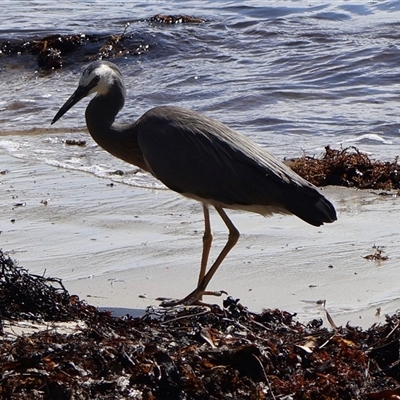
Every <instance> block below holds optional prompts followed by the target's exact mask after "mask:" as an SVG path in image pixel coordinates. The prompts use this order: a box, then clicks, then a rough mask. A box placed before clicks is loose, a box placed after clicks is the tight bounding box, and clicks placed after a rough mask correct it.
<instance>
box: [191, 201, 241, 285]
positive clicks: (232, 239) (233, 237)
mask: <svg viewBox="0 0 400 400" xmlns="http://www.w3.org/2000/svg"><path fill="white" fill-rule="evenodd" d="M215 209H216V210H217V212H218V214H219V215H220V217H221V218H222V220H223V221H224V222H225V225H226V226H227V228H228V229H229V236H228V241H227V242H226V244H225V246H224V248H223V249H222V251H221V253H219V256H218V257H217V259H216V260H215V262H214V264H213V265H212V266H211V268H210V269H209V271H208V272H207V273H206V275H205V276H204V278H203V279H202V281H201V282H200V283H199V285H198V286H197V289H196V290H195V291H199V292H201V293H204V291H205V290H206V288H207V285H208V284H209V283H210V281H211V278H212V277H213V276H214V274H215V272H216V271H217V269H218V267H219V266H220V265H221V263H222V261H224V258H225V257H226V256H227V255H228V253H229V252H230V251H231V250H232V248H233V247H234V246H235V244H236V243H237V241H238V240H239V236H240V233H239V231H238V230H237V229H236V227H235V225H233V223H232V221H231V220H230V219H229V217H228V216H227V215H226V212H225V211H224V209H223V208H222V207H220V206H215Z"/></svg>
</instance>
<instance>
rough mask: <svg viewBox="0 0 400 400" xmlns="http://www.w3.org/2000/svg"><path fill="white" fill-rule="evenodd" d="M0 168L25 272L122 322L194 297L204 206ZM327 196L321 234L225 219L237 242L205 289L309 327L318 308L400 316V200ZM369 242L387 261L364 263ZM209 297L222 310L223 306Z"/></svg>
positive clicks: (354, 193)
mask: <svg viewBox="0 0 400 400" xmlns="http://www.w3.org/2000/svg"><path fill="white" fill-rule="evenodd" d="M0 162H1V164H0V165H1V170H8V171H9V172H8V173H6V174H4V175H1V176H0V183H1V187H2V189H3V190H2V191H1V192H0V204H2V208H3V210H4V212H3V213H2V214H1V219H0V224H1V225H0V226H1V228H0V230H1V231H2V233H1V235H0V240H1V242H0V243H1V248H2V249H3V251H4V252H8V253H9V255H10V257H11V258H12V259H14V260H16V261H17V262H18V263H19V265H21V266H23V267H24V268H26V269H28V270H29V271H30V272H32V273H35V274H45V275H46V276H57V277H58V278H61V279H62V280H63V282H64V285H65V286H66V288H67V290H68V291H69V293H70V294H76V295H78V296H79V297H80V298H81V299H84V300H86V301H87V302H88V303H89V304H92V305H94V306H97V307H99V308H101V309H107V310H111V311H113V312H114V314H115V315H124V314H126V313H129V314H130V315H132V316H138V315H140V313H142V312H143V310H144V309H145V308H146V307H147V306H158V304H159V302H157V301H156V300H155V299H156V298H157V297H160V296H162V297H172V298H181V297H183V296H185V295H186V294H188V293H189V292H190V291H192V290H193V289H194V287H195V285H196V283H197V275H198V271H199V264H200V257H201V246H202V233H203V221H202V212H201V206H200V205H199V204H198V203H196V202H193V201H190V200H187V199H185V198H182V197H181V196H179V195H178V194H176V193H174V192H172V191H167V190H149V189H142V188H135V187H131V186H128V185H124V184H113V185H110V181H109V180H107V179H101V178H97V177H95V176H92V175H90V174H87V173H83V172H77V171H69V170H64V169H59V168H56V167H52V166H49V165H45V164H41V163H39V162H33V161H27V160H21V159H17V158H14V157H11V156H9V155H7V154H6V153H4V152H0ZM322 191H323V192H324V194H325V195H326V196H327V197H328V198H329V199H330V200H331V201H332V202H333V203H334V205H335V207H336V208H337V211H338V221H336V222H335V223H333V224H327V225H324V226H322V227H319V228H315V227H311V226H309V225H307V224H305V223H304V222H303V221H300V220H299V219H297V218H295V217H291V216H273V217H271V218H267V219H266V218H264V217H262V216H259V215H256V214H250V213H244V212H231V211H228V212H229V215H230V217H231V218H232V221H233V222H234V224H235V225H236V226H237V228H238V229H239V231H240V232H241V237H240V239H239V242H238V244H237V245H236V246H235V248H234V249H233V250H232V252H231V253H230V254H229V255H228V257H227V259H226V260H225V261H224V263H223V264H222V265H221V267H220V268H219V269H218V271H217V273H216V275H215V277H214V278H213V280H212V281H211V284H210V287H209V289H210V290H226V291H227V292H228V293H229V295H231V296H232V297H234V298H240V301H241V303H242V304H243V305H245V306H247V307H248V308H249V309H250V310H251V311H255V312H260V311H261V310H262V309H263V308H279V309H282V310H285V311H289V312H292V313H297V315H298V318H299V320H300V321H303V322H306V321H309V320H311V319H313V318H323V319H324V320H325V316H324V310H323V308H321V307H320V306H318V304H317V303H318V301H319V300H326V308H327V310H328V311H329V313H330V315H331V316H332V318H333V320H334V322H335V323H336V324H337V325H344V324H346V323H347V322H348V321H350V323H351V324H352V325H355V326H363V327H367V326H370V325H372V324H374V323H384V322H385V317H384V315H385V314H392V313H394V312H395V311H396V310H397V309H399V308H400V300H399V298H400V284H398V283H397V282H398V280H397V275H398V274H397V263H398V260H399V258H400V248H399V245H398V244H399V240H400V239H399V238H398V234H397V230H396V225H395V221H397V220H398V218H396V217H397V216H398V214H400V210H399V209H397V207H396V202H397V198H396V197H392V196H381V195H379V194H378V191H369V190H368V191H361V190H356V189H347V188H340V187H327V188H323V189H322ZM45 202H46V203H45ZM45 204H47V205H45ZM12 220H14V222H12ZM211 223H212V229H213V232H214V243H213V248H212V252H211V256H210V260H212V259H213V258H214V257H215V256H216V254H217V252H218V250H220V249H221V248H222V246H223V245H224V243H225V240H226V235H227V232H226V229H225V227H224V226H223V223H222V222H220V221H219V219H218V217H216V215H215V214H214V213H212V215H211ZM374 245H375V246H381V247H382V248H383V251H384V253H385V255H387V256H388V257H389V258H388V260H386V261H380V262H376V261H371V260H367V259H365V258H363V257H364V256H366V255H369V254H373V253H374V251H375V250H374V248H373V246H374ZM205 301H209V302H212V303H214V302H216V303H218V304H221V302H222V298H216V297H207V298H206V299H205ZM378 308H379V309H380V315H375V314H376V313H377V309H378ZM325 323H326V321H325Z"/></svg>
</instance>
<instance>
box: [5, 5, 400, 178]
mask: <svg viewBox="0 0 400 400" xmlns="http://www.w3.org/2000/svg"><path fill="white" fill-rule="evenodd" d="M2 8H3V10H2V13H1V15H0V44H1V43H3V42H5V41H7V40H17V39H18V40H22V39H24V40H33V39H35V38H36V39H41V38H43V37H44V36H46V35H49V34H54V33H58V34H85V35H105V36H109V35H113V34H121V33H122V32H123V30H124V28H125V26H126V24H127V23H130V25H129V27H128V29H127V42H126V46H128V47H129V46H132V48H134V47H135V46H137V45H142V46H145V47H146V48H147V51H146V52H143V53H142V54H141V55H131V54H128V55H125V56H123V57H117V58H115V59H113V61H114V62H115V63H116V64H118V65H119V67H120V69H121V70H122V72H123V74H124V76H125V78H126V86H127V90H128V98H127V102H126V106H125V109H124V110H123V111H122V112H121V115H120V117H119V119H120V121H123V120H125V121H133V120H134V119H135V118H137V117H138V116H140V115H141V114H142V113H143V112H145V111H146V110H147V109H149V108H151V107H154V106H156V105H162V104H175V105H180V106H183V107H187V108H191V109H195V110H198V111H201V112H203V113H205V114H207V115H209V116H211V117H214V118H217V119H220V120H222V121H223V122H225V123H227V124H228V125H230V126H231V127H233V128H235V129H237V130H238V131H240V132H242V133H243V134H245V135H247V136H249V137H251V138H253V139H254V140H256V141H258V142H259V143H261V144H262V145H263V146H265V147H267V148H268V149H269V150H270V151H271V152H272V153H274V154H275V155H276V156H277V157H278V158H281V159H282V158H284V157H285V156H286V157H295V156H299V155H301V154H302V152H303V151H306V153H307V154H309V155H313V154H317V155H318V154H320V153H321V152H322V150H323V148H324V146H325V145H328V144H329V145H332V146H334V147H338V146H340V145H341V144H343V146H350V145H355V146H357V147H358V148H360V149H361V150H364V151H368V152H370V153H371V154H372V156H373V157H375V158H381V159H391V158H393V157H394V156H396V155H399V154H400V140H399V127H400V112H399V109H398V101H399V92H400V85H399V84H400V51H399V43H400V33H399V32H400V29H399V28H400V2H398V1H371V2H365V1H364V2H360V1H359V2H352V1H331V2H314V3H311V2H303V1H270V2H268V6H266V5H265V2H263V1H247V2H236V1H206V2H204V1H201V2H200V1H194V2H187V1H168V2H166V1H165V2H163V1H161V2H159V1H157V2H156V1H147V2H134V1H117V2H114V1H70V2H68V5H64V4H62V3H59V2H54V1H29V2H27V1H11V0H9V1H3V2H2ZM157 13H163V14H167V15H180V14H186V15H191V16H195V17H198V18H202V19H204V20H205V22H203V23H201V24H175V25H163V24H157V23H149V21H148V19H149V18H150V17H152V16H153V15H155V14H157ZM91 46H92V47H90V48H89V46H88V47H85V46H84V47H83V48H82V49H81V52H80V53H79V55H78V56H74V57H72V56H71V57H70V58H68V57H65V62H64V67H63V68H62V69H59V70H56V71H41V70H39V69H38V67H37V62H36V58H35V56H32V55H24V54H23V55H21V56H18V55H7V54H3V55H1V56H0V76H1V78H0V79H1V88H2V90H1V96H0V124H1V125H0V148H3V149H5V150H6V151H8V152H10V153H11V154H13V155H15V156H18V157H23V158H33V159H40V160H43V162H46V163H50V164H54V165H58V166H61V167H65V168H72V169H79V170H85V171H89V172H93V173H95V174H97V175H104V174H106V173H107V171H109V170H113V169H116V168H120V169H124V170H129V169H130V167H129V166H127V165H126V164H123V163H120V162H119V161H118V160H115V159H113V158H112V157H110V156H108V155H107V154H106V153H105V152H103V151H102V150H100V149H99V148H98V147H97V146H95V145H94V144H93V142H92V141H91V139H90V138H89V137H88V136H87V134H86V133H85V132H84V131H83V127H84V108H85V107H86V104H87V102H85V101H83V102H82V103H81V104H79V105H78V106H76V107H75V108H74V109H72V110H70V111H69V112H68V113H67V114H66V115H65V116H64V117H63V119H62V120H60V121H59V122H58V123H57V125H55V130H45V129H49V128H50V121H51V120H52V118H53V116H54V115H55V113H56V111H57V110H58V108H59V107H60V106H61V105H62V104H63V103H64V101H65V100H66V99H67V98H68V97H69V95H70V94H71V93H72V92H73V91H74V90H75V87H76V85H77V82H78V79H79V76H80V73H81V71H82V68H83V67H84V65H86V64H87V62H88V55H89V54H85V51H86V52H88V53H91V54H92V53H93V51H94V49H93V45H91ZM99 46H101V44H99ZM32 128H36V130H35V132H34V133H32V132H31V131H30V130H31V129H32ZM77 128H78V132H74V133H73V134H71V133H69V132H71V130H75V131H76V129H77ZM81 128H82V129H81ZM66 138H75V139H85V140H87V141H88V144H89V145H88V146H87V147H86V148H71V147H67V146H64V145H63V143H64V140H65V139H66ZM129 179H130V180H129ZM129 179H128V180H129V181H130V183H132V184H137V185H146V182H148V184H149V185H150V186H151V185H154V182H153V181H152V180H148V179H149V178H147V177H141V178H140V179H141V180H140V179H139V178H138V177H136V176H135V177H132V178H129ZM147 180H148V181H147Z"/></svg>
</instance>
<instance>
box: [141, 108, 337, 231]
mask: <svg viewBox="0 0 400 400" xmlns="http://www.w3.org/2000/svg"><path fill="white" fill-rule="evenodd" d="M135 125H136V127H135V129H136V130H137V138H138V143H139V146H140V149H141V151H142V152H143V155H144V159H145V162H146V164H147V166H148V169H149V171H150V172H151V173H152V174H153V175H154V176H155V177H156V178H158V179H159V180H161V181H162V182H163V183H164V184H165V185H166V186H168V187H169V188H170V189H172V190H175V191H176V192H179V193H181V194H183V195H185V196H188V197H191V198H195V199H197V200H200V201H203V202H206V203H209V204H217V205H221V206H223V207H227V208H233V209H243V210H248V211H254V212H259V213H261V214H264V215H269V214H272V213H288V214H289V213H292V214H295V215H297V216H298V217H299V218H301V219H303V220H304V221H306V222H308V223H310V224H312V225H316V226H319V225H321V224H323V223H324V222H333V221H334V220H336V212H335V209H334V207H333V206H332V204H331V203H330V202H329V201H328V200H327V199H325V197H323V196H322V195H321V194H320V193H319V191H318V190H317V189H316V188H315V187H314V186H313V185H311V184H310V183H309V182H307V181H306V180H304V179H303V178H301V177H300V176H299V175H297V174H296V173H295V172H293V171H292V170H291V169H290V168H288V167H287V166H286V165H284V164H283V163H282V162H280V161H278V160H277V159H276V158H275V157H273V156H272V155H271V154H269V153H268V152H267V151H265V150H264V149H263V148H261V147H260V146H258V145H257V144H255V143H254V142H252V141H251V140H250V139H248V138H246V137H245V136H243V135H240V134H238V133H237V132H235V131H234V130H232V129H230V128H228V127H227V126H226V125H224V124H222V123H220V122H218V121H215V120H213V119H211V118H208V117H206V116H204V115H202V114H199V113H196V112H193V111H189V110H186V109H182V108H178V107H170V106H164V107H156V108H153V109H151V110H150V111H148V112H147V113H146V114H144V115H143V116H142V117H141V118H140V119H139V120H138V121H137V123H136V124H135Z"/></svg>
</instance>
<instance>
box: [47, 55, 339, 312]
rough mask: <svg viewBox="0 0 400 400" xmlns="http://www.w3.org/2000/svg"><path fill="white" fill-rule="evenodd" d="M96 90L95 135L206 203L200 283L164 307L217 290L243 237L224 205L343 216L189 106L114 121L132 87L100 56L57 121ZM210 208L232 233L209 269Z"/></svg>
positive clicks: (91, 123) (309, 217)
mask: <svg viewBox="0 0 400 400" xmlns="http://www.w3.org/2000/svg"><path fill="white" fill-rule="evenodd" d="M94 93H95V94H96V96H95V97H94V98H93V99H92V100H91V101H90V102H89V105H88V107H87V109H86V124H87V127H88V129H89V132H90V134H91V135H92V137H93V139H94V140H95V141H96V142H97V143H98V144H99V145H100V146H101V147H102V148H103V149H105V150H107V151H108V152H109V153H111V154H112V155H114V156H115V157H118V158H120V159H122V160H124V161H126V162H128V163H130V164H134V165H136V166H138V167H140V168H142V169H143V170H145V171H148V172H150V173H151V174H152V175H154V176H155V177H156V178H157V179H159V180H160V181H161V182H163V183H164V184H165V185H166V186H168V187H169V188H170V189H171V190H174V191H175V192H178V193H180V194H181V195H183V196H186V197H189V198H191V199H194V200H197V201H200V202H201V203H202V205H203V212H204V221H205V232H204V236H203V254H202V258H201V267H200V275H199V280H198V286H197V288H196V289H195V290H194V291H193V292H192V293H190V294H189V295H188V296H186V297H185V298H184V299H182V300H176V301H166V302H164V303H163V304H162V305H165V306H173V305H177V304H198V303H201V300H202V296H203V295H204V294H213V292H206V288H207V285H208V284H209V282H210V280H211V278H212V277H213V275H214V274H215V272H216V270H217V269H218V267H219V265H220V264H221V263H222V261H223V260H224V258H225V257H226V255H227V254H228V253H229V251H230V250H231V249H232V248H233V247H234V246H235V244H236V242H237V240H238V238H239V231H238V230H237V229H236V228H235V226H234V225H233V223H232V222H231V220H230V219H229V218H228V216H227V214H226V213H225V211H224V209H225V208H228V209H234V210H245V211H251V212H255V213H259V214H262V215H264V216H268V215H271V214H273V213H280V214H294V215H296V216H297V217H299V218H301V219H302V220H303V221H305V222H308V223H309V224H311V225H314V226H320V225H322V224H323V223H324V222H333V221H335V220H336V212H335V209H334V207H333V205H332V204H331V203H330V202H329V201H328V200H327V199H326V198H325V197H324V196H322V194H320V193H319V191H318V190H317V189H316V188H315V187H314V186H313V185H312V184H310V183H309V182H307V181H306V180H305V179H303V178H301V177H300V176H299V175H297V174H296V173H294V172H293V171H292V170H291V169H290V168H288V167H287V166H286V165H284V164H283V163H282V162H280V161H278V160H277V159H276V158H275V157H273V156H272V155H270V154H269V153H268V152H267V151H265V150H264V149H263V148H261V147H260V146H258V145H257V144H255V143H254V142H253V141H251V140H250V139H248V138H246V137H245V136H243V135H241V134H239V133H237V132H235V131H234V130H232V129H230V128H229V127H227V126H226V125H224V124H222V123H221V122H218V121H216V120H213V119H211V118H208V117H206V116H204V115H202V114H199V113H197V112H194V111H190V110H186V109H184V108H179V107H173V106H161V107H155V108H152V109H151V110H149V111H147V112H146V113H145V114H144V115H143V116H142V117H140V118H139V119H138V120H137V121H136V122H133V123H131V124H127V125H117V124H114V120H115V118H116V116H117V114H118V112H119V111H120V110H121V109H122V107H123V106H124V102H125V95H126V92H125V85H124V82H123V78H122V75H121V72H120V71H119V69H118V68H117V67H116V66H115V65H114V64H112V63H110V62H107V61H95V62H93V63H91V64H90V65H89V66H88V67H87V68H86V69H85V70H84V72H83V74H82V77H81V78H80V81H79V86H78V88H77V89H76V91H75V92H74V93H73V95H72V96H71V97H70V98H69V99H68V100H67V101H66V103H65V104H64V105H63V106H62V107H61V109H60V110H59V111H58V113H57V114H56V116H55V117H54V119H53V121H52V124H54V123H55V122H56V121H57V120H58V119H59V118H60V117H61V116H62V115H64V114H65V113H66V112H67V111H68V110H69V109H70V108H71V107H72V106H74V105H75V104H76V103H78V101H80V100H82V99H83V98H84V97H86V96H88V95H90V94H94ZM209 206H212V207H214V208H215V209H216V211H217V212H218V214H219V215H220V217H221V218H222V220H223V221H224V223H225V225H226V226H227V228H228V230H229V237H228V241H227V243H226V244H225V247H224V248H223V249H222V251H221V253H220V254H219V256H218V257H217V259H216V260H215V262H214V263H213V264H212V266H211V267H210V269H209V270H208V271H207V272H206V267H207V261H208V256H209V253H210V248H211V242H212V234H211V226H210V216H209Z"/></svg>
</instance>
